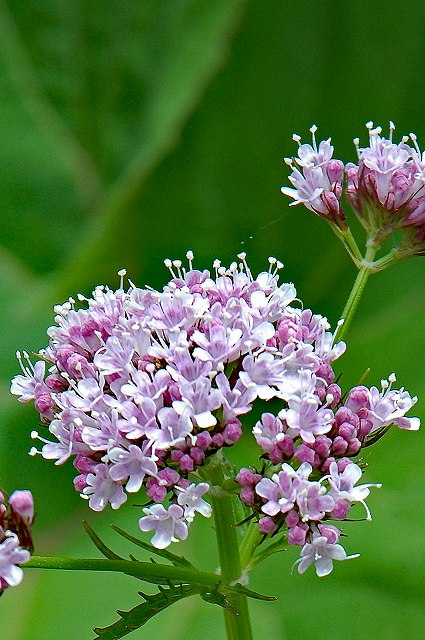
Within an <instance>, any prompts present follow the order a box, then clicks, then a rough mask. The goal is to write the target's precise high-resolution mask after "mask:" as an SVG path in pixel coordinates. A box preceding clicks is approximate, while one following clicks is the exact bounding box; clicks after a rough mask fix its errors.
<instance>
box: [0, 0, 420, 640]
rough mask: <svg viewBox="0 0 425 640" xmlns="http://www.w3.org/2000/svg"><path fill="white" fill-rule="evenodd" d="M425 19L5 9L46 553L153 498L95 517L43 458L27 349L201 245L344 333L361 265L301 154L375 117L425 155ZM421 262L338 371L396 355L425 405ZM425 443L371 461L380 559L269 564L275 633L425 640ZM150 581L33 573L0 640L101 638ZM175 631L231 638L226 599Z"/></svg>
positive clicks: (366, 7)
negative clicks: (74, 305)
mask: <svg viewBox="0 0 425 640" xmlns="http://www.w3.org/2000/svg"><path fill="white" fill-rule="evenodd" d="M424 20H425V4H424V3H423V2H421V1H420V0H412V1H411V2H410V3H409V8H408V10H406V4H405V3H401V2H400V1H399V0H388V1H387V2H386V3H385V11H383V10H382V3H379V2H374V1H373V0H372V1H370V0H368V1H366V0H357V2H350V3H335V2H332V1H331V0H321V1H319V2H317V0H316V1H315V0H304V1H303V2H297V3H296V2H288V1H284V0H266V1H263V0H252V1H246V0H143V1H139V2H135V1H131V0H120V1H118V0H108V1H107V2H105V1H104V0H91V1H90V2H86V1H84V0H60V2H55V1H54V0H34V1H33V2H31V3H28V2H26V1H25V0H14V1H13V2H12V1H11V0H9V1H5V0H0V96H1V99H0V167H1V173H2V179H1V181H0V206H1V211H2V223H1V225H0V243H1V244H0V269H1V271H0V273H1V277H0V307H1V309H0V318H1V322H2V325H3V326H2V327H1V334H0V335H1V340H0V373H1V378H2V380H3V382H2V386H1V416H0V417H1V430H0V477H1V482H2V485H3V486H4V487H5V488H8V489H9V490H12V489H13V488H18V487H19V488H24V487H31V488H32V489H33V491H34V494H35V497H36V501H37V511H38V520H37V526H36V543H37V550H38V552H39V553H46V554H47V553H49V554H78V555H91V554H93V553H96V552H95V550H93V549H92V548H91V545H90V543H89V542H88V541H87V539H86V537H85V535H84V534H83V532H82V527H81V525H80V524H79V523H80V521H81V519H82V518H83V517H85V516H89V521H90V522H91V524H92V526H94V527H95V528H96V530H97V531H98V532H100V533H102V532H103V533H104V535H106V536H107V539H108V540H109V541H110V542H111V544H113V541H114V535H113V534H112V533H108V527H109V524H110V522H115V523H116V524H118V525H120V526H123V527H125V528H127V529H128V530H130V531H133V533H136V529H137V527H136V521H137V517H138V510H137V509H136V508H135V507H133V506H132V505H130V506H128V507H127V508H126V509H123V510H120V512H119V513H118V514H116V513H112V512H110V511H108V512H107V513H104V514H100V515H99V514H94V513H91V514H88V512H87V510H86V509H85V508H84V507H85V506H86V505H85V504H84V503H82V501H81V500H80V498H79V497H78V495H77V494H76V493H75V492H74V490H73V488H72V483H71V479H72V476H73V471H72V468H68V467H66V468H61V469H58V468H57V467H54V465H52V464H49V463H48V462H45V461H43V460H41V458H36V459H32V458H29V457H27V456H26V451H27V450H28V449H29V447H30V446H31V442H30V439H29V433H30V431H31V429H33V428H35V427H36V425H37V417H36V415H35V413H34V412H32V411H31V410H27V408H25V407H23V406H21V405H18V404H17V403H16V402H15V401H14V400H13V399H10V398H9V397H8V387H9V379H10V377H11V376H12V375H13V374H14V373H16V372H17V370H18V367H17V363H16V361H15V358H14V353H15V350H16V349H17V348H21V349H22V348H27V349H28V350H29V351H31V350H34V351H36V350H37V349H39V348H40V347H43V346H45V344H46V338H45V329H46V327H47V326H48V325H49V324H50V323H51V322H52V305H53V304H54V303H56V302H61V301H63V299H65V298H67V297H68V296H69V295H70V294H75V293H76V292H78V291H83V292H84V293H86V294H88V293H90V291H91V288H92V287H93V286H94V285H95V284H98V283H99V282H105V283H108V284H109V285H110V286H112V287H114V286H116V285H117V284H118V277H117V276H116V271H117V270H118V269H120V268H121V267H122V266H126V267H127V269H128V272H129V275H130V277H131V278H132V279H133V280H134V281H136V282H137V283H139V284H144V283H149V284H151V285H152V286H156V287H161V286H162V284H163V283H164V281H165V278H166V277H167V272H166V270H165V268H164V267H163V265H162V260H163V258H165V257H171V258H177V257H183V256H184V254H185V252H186V250H187V249H189V248H191V249H192V250H193V251H194V252H195V256H196V264H197V265H199V266H202V267H204V266H207V265H209V264H210V263H211V261H212V259H213V258H215V257H217V256H219V257H220V258H221V259H222V260H223V262H224V263H229V262H230V261H232V260H233V259H234V257H235V254H236V253H238V252H239V251H241V250H246V251H247V253H248V257H249V262H250V264H251V266H252V267H253V269H254V270H258V269H260V268H262V267H263V265H265V264H266V260H267V257H268V256H269V255H275V256H277V257H279V258H280V259H282V260H283V261H284V262H285V265H286V268H285V271H284V278H285V279H287V280H291V281H294V282H295V284H296V286H297V289H298V291H299V295H300V297H301V299H302V300H303V301H304V303H305V305H306V306H309V307H312V308H313V309H314V310H315V311H316V312H321V313H323V314H325V315H327V316H328V317H329V318H330V320H331V321H332V322H333V323H335V321H336V320H337V318H338V314H339V313H340V311H341V309H342V307H343V304H344V302H345V299H346V297H347V295H348V293H349V291H350V288H351V284H352V282H353V279H354V277H355V269H354V267H353V266H352V265H351V264H350V261H349V258H348V257H347V256H346V255H345V253H344V250H343V249H342V247H340V246H339V245H338V243H337V240H336V239H335V238H334V236H333V234H332V232H331V230H330V229H329V228H328V227H327V225H326V224H325V223H323V222H322V221H320V220H319V219H318V218H315V217H314V216H313V215H312V214H309V213H307V212H306V211H304V210H301V209H295V210H294V209H289V208H288V202H287V201H286V200H285V199H284V198H283V197H282V196H281V195H280V193H279V187H280V185H281V184H283V183H284V182H286V181H287V180H286V175H287V171H286V167H285V166H284V165H283V164H282V161H281V160H282V157H283V156H287V155H292V154H293V153H294V151H295V147H294V143H293V142H292V141H291V135H292V133H293V132H294V131H296V132H298V133H300V134H303V136H304V138H307V137H308V128H309V127H310V125H311V124H312V123H316V124H317V125H318V126H319V133H320V135H321V136H323V137H328V136H332V138H333V141H334V144H335V146H336V149H337V152H336V155H337V157H340V158H342V159H343V160H345V161H347V160H350V159H354V149H353V145H352V138H353V137H354V136H357V135H360V136H361V137H362V139H363V140H365V129H364V123H365V122H366V121H368V120H370V119H372V120H374V122H375V123H380V124H382V125H384V127H385V126H386V123H387V122H388V120H389V119H392V120H394V121H395V122H396V125H397V127H398V133H399V134H400V135H401V134H402V133H408V132H409V131H410V130H411V129H413V130H414V131H416V133H417V134H418V137H419V141H420V143H422V146H423V145H425V125H424V119H423V114H424V112H425V85H424V84H423V83H422V78H423V67H424V59H425V36H424V32H423V24H424ZM424 271H425V264H424V261H423V259H416V260H411V261H410V262H408V263H405V264H400V265H397V266H396V267H394V268H393V269H391V270H390V271H388V272H386V273H383V274H379V275H377V276H374V277H373V278H372V279H371V282H370V284H369V286H368V289H367V292H366V295H365V297H364V299H363V300H362V303H361V308H360V311H359V313H358V315H357V317H356V319H355V322H354V324H353V326H352V329H351V331H350V335H349V348H348V352H347V354H346V355H345V357H344V358H343V361H342V362H341V364H340V370H341V371H343V378H342V382H343V385H346V387H348V386H350V385H352V384H355V383H356V382H357V380H358V379H359V378H360V376H361V375H362V374H363V372H364V370H365V369H366V367H368V366H370V367H371V373H370V375H369V377H368V383H369V384H374V383H379V380H380V378H381V377H383V376H387V375H388V374H389V373H390V372H391V371H392V370H393V369H396V371H397V374H398V381H399V383H400V384H403V385H405V386H406V387H408V388H409V390H411V391H412V392H413V393H417V394H418V395H419V396H420V397H422V400H421V402H420V403H419V404H418V413H419V415H421V414H422V416H424V415H425V410H424V407H425V404H424V402H425V383H424V381H425V358H424V357H423V354H424V350H425V337H424V331H423V317H424V312H425V296H424V293H423V292H424V288H423V282H424V276H423V274H424ZM248 431H249V430H248ZM424 437H425V436H424V434H423V432H422V433H421V432H420V433H419V434H406V433H400V432H395V431H394V432H392V433H391V434H390V435H389V436H388V437H387V439H386V441H385V442H381V443H380V444H378V445H377V446H376V447H375V449H374V450H373V452H372V453H371V456H370V470H368V472H367V477H368V480H369V481H382V482H383V483H384V487H383V489H381V490H380V492H379V493H378V491H376V492H375V493H374V496H373V497H372V499H371V507H372V510H373V515H374V520H373V522H372V523H370V524H368V523H362V524H357V525H356V524H352V525H351V526H347V533H349V538H348V540H347V541H346V543H345V546H346V548H347V551H348V552H356V551H360V552H361V557H360V559H358V560H356V561H353V562H349V563H346V564H344V565H339V566H337V567H336V570H335V571H334V573H333V574H332V575H331V576H330V577H328V578H325V579H322V580H319V579H317V578H316V577H315V576H314V575H309V576H304V577H300V576H298V575H291V573H290V567H291V564H292V563H293V561H294V560H295V557H296V554H295V553H293V552H291V551H289V552H287V553H286V554H282V555H281V556H279V557H275V559H274V561H268V562H266V563H265V565H264V566H263V567H260V568H259V569H258V570H257V571H256V572H255V573H254V574H253V577H252V587H253V588H254V589H257V590H260V591H261V590H262V591H263V592H265V593H268V594H276V595H278V597H279V600H278V602H277V603H275V604H270V603H262V602H259V603H257V602H253V603H251V608H252V611H253V624H254V634H256V637H257V636H258V637H260V634H261V633H262V634H264V633H267V634H268V635H270V637H274V638H282V639H285V638H292V637H294V635H295V634H296V636H297V637H301V638H304V637H308V635H310V634H311V633H313V632H314V634H315V635H316V637H318V638H324V637H326V638H327V640H336V639H337V638H341V637H343V636H344V635H346V633H347V629H350V631H349V634H350V638H351V639H352V640H357V639H360V638H363V637H364V629H365V627H366V628H367V633H368V635H370V636H371V637H374V638H375V640H380V639H384V638H385V640H396V639H398V638H412V639H415V638H420V637H422V630H423V620H422V617H423V598H424V593H425V538H424V536H423V525H424V521H425V507H424V504H425V501H424V499H423V475H424V467H423V462H422V460H423V454H422V451H423V450H424V446H425V442H424ZM244 446H245V447H246V455H249V437H247V438H246V442H245V444H244ZM192 532H193V535H192V536H191V540H190V542H188V543H187V544H186V543H185V546H183V545H182V549H184V551H185V552H186V553H187V554H188V555H189V556H190V557H191V558H193V560H194V561H198V562H199V564H200V565H201V566H204V567H205V568H208V569H212V568H214V566H215V564H214V563H216V560H215V559H214V558H213V557H212V551H211V544H212V531H211V523H210V522H203V523H197V524H196V525H195V526H193V528H192ZM117 542H118V548H119V545H121V542H120V541H118V540H117ZM137 588H138V586H137V585H135V584H133V582H132V581H131V579H129V578H128V579H125V578H119V577H118V578H117V577H113V576H110V577H109V576H107V575H105V576H102V579H101V580H100V579H99V577H98V576H96V575H88V576H81V575H72V574H66V575H65V574H61V573H59V572H52V573H51V574H49V572H47V571H46V572H41V571H34V572H30V571H28V572H26V579H25V581H24V584H23V585H22V587H21V588H19V589H16V590H14V589H11V590H10V592H8V593H7V594H6V595H5V597H4V598H2V601H1V604H0V628H1V629H2V637H5V638H7V639H8V640H53V638H57V637H58V636H60V637H61V638H62V639H63V640H68V639H69V640H71V638H72V639H73V640H75V638H81V639H83V638H90V637H91V633H90V628H91V627H93V626H94V625H103V624H107V623H108V622H112V620H113V619H114V610H115V609H116V608H118V607H119V608H129V607H131V606H132V605H134V604H136V602H137V596H136V590H137ZM164 632H167V633H168V637H172V638H173V640H183V638H185V639H186V638H189V639H192V638H200V637H203V638H205V640H208V639H210V638H211V639H212V638H217V637H222V635H223V633H224V631H223V627H222V620H221V612H220V611H219V610H218V609H217V608H214V607H211V606H207V605H206V604H205V603H203V602H201V601H200V600H198V599H196V600H195V599H191V600H188V601H186V602H184V603H183V604H181V605H178V606H177V607H176V608H175V609H173V608H171V609H170V610H169V612H167V613H166V614H163V615H162V616H160V617H159V618H158V619H156V620H154V621H153V622H151V623H150V624H149V627H146V630H145V631H144V633H145V636H146V637H149V638H150V639H151V640H155V639H156V638H162V637H163V636H164ZM138 636H139V637H144V635H143V633H141V632H139V633H138Z"/></svg>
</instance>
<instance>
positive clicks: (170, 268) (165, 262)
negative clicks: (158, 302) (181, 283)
mask: <svg viewBox="0 0 425 640" xmlns="http://www.w3.org/2000/svg"><path fill="white" fill-rule="evenodd" d="M164 264H165V266H166V267H167V269H168V271H169V272H170V273H171V275H172V276H173V278H175V277H176V274H175V273H174V271H173V263H172V262H171V260H170V258H166V259H165V260H164Z"/></svg>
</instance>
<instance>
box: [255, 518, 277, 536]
mask: <svg viewBox="0 0 425 640" xmlns="http://www.w3.org/2000/svg"><path fill="white" fill-rule="evenodd" d="M258 528H259V530H260V533H265V534H269V533H274V532H275V531H276V529H277V526H276V524H275V523H274V522H273V520H272V518H270V516H265V517H264V518H260V520H259V521H258Z"/></svg>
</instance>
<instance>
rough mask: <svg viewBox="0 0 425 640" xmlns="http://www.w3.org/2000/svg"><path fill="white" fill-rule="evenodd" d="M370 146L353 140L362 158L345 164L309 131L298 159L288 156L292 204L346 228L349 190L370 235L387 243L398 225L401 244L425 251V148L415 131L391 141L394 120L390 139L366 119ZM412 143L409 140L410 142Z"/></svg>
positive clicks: (286, 191)
mask: <svg viewBox="0 0 425 640" xmlns="http://www.w3.org/2000/svg"><path fill="white" fill-rule="evenodd" d="M366 126H367V129H368V131H369V145H368V146H366V147H360V146H359V139H358V138H356V139H355V140H354V143H355V146H356V150H357V156H358V160H357V163H356V164H354V163H352V162H349V163H347V164H344V163H343V162H342V161H341V160H337V159H335V158H333V151H334V149H333V146H332V145H331V140H330V138H329V139H328V140H325V141H322V142H320V144H319V147H317V144H316V139H315V133H316V131H317V127H315V126H313V127H312V128H311V129H310V131H311V133H312V136H313V142H312V145H310V144H301V142H300V136H298V135H294V136H293V138H294V140H295V141H296V142H297V143H298V145H299V148H298V155H297V157H296V158H295V159H292V158H286V159H285V161H286V163H287V164H288V165H289V166H290V167H291V169H292V173H291V175H290V176H289V180H290V182H291V184H292V187H293V188H289V187H282V189H281V191H282V193H283V194H284V195H287V196H289V197H290V198H292V199H293V202H292V203H291V204H292V205H295V204H304V206H306V207H307V208H308V209H310V210H311V211H314V212H315V213H316V214H317V215H319V216H322V217H325V218H326V219H328V220H329V221H330V222H331V223H332V224H335V225H336V226H337V227H339V228H340V229H341V230H344V229H345V228H346V215H345V213H344V211H343V209H342V206H341V198H342V196H343V194H344V192H345V195H346V197H347V200H348V201H349V203H350V205H351V206H352V208H353V209H354V211H355V213H356V214H357V216H358V218H359V219H360V221H361V223H362V224H363V226H364V227H365V228H366V230H367V231H368V232H369V233H370V234H371V235H374V234H377V233H379V234H380V240H381V242H383V241H384V240H385V239H386V238H387V237H388V236H389V235H390V234H391V233H393V232H394V231H395V230H396V229H402V230H404V232H405V238H404V239H403V242H402V248H403V250H405V251H408V250H409V251H410V254H411V255H413V254H416V255H419V254H423V253H424V252H425V152H424V153H421V151H420V149H419V147H418V144H417V138H416V135H415V134H413V133H411V134H410V135H409V136H403V137H402V139H401V141H400V142H399V143H395V142H394V141H393V132H394V128H395V127H394V124H393V123H392V122H390V134H389V138H388V139H387V138H385V137H383V136H382V135H381V134H382V128H381V127H374V125H373V123H372V122H368V123H367V125H366ZM409 142H410V144H409Z"/></svg>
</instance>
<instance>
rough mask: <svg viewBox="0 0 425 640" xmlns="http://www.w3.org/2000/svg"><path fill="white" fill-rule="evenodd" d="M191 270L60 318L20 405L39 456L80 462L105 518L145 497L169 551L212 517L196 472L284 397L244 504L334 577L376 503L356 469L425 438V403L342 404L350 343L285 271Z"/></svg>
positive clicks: (257, 430)
mask: <svg viewBox="0 0 425 640" xmlns="http://www.w3.org/2000/svg"><path fill="white" fill-rule="evenodd" d="M326 153H327V152H325V150H324V151H323V155H324V156H326ZM187 258H188V261H189V268H188V269H185V268H184V267H183V266H182V264H181V262H180V261H174V262H171V261H169V260H167V261H165V264H166V266H167V267H168V268H169V270H170V272H171V280H170V281H169V282H168V284H167V285H166V286H165V287H164V289H163V291H155V290H153V289H150V288H144V289H141V288H138V287H136V286H135V285H134V284H133V283H131V282H130V286H129V288H128V289H127V290H125V288H124V284H123V277H124V275H125V272H120V275H121V283H120V287H119V288H118V289H117V290H116V291H112V290H110V289H108V288H106V287H103V286H99V287H97V288H96V289H95V291H94V292H93V296H92V297H91V298H89V299H87V298H85V297H84V296H82V295H79V296H78V303H76V302H75V301H74V300H73V299H70V300H69V301H68V302H66V303H65V304H63V305H61V306H58V307H56V309H55V311H56V314H57V315H56V318H55V320H56V325H55V326H53V327H51V328H50V329H49V330H48V334H49V337H50V342H49V345H48V346H47V348H46V349H44V350H43V351H41V352H40V353H39V358H40V359H39V360H38V362H37V363H36V364H35V365H34V366H33V365H32V363H31V361H30V358H29V356H28V355H27V354H24V357H22V356H21V355H20V354H19V360H20V362H21V367H22V374H21V375H19V376H16V377H15V378H14V380H13V382H12V387H11V391H12V393H14V394H16V395H18V396H20V398H19V399H20V400H21V401H22V402H27V401H33V402H34V404H35V407H36V409H37V410H38V411H39V413H40V417H41V420H42V422H43V423H44V425H45V431H46V435H48V436H49V437H48V438H46V437H45V436H44V435H41V434H39V433H38V432H33V437H34V438H37V439H39V440H41V441H42V442H43V447H42V449H41V455H42V456H43V458H46V459H53V460H55V461H56V464H62V463H64V462H65V461H66V460H68V459H69V458H72V459H73V464H74V466H75V468H76V469H77V471H78V475H77V477H76V478H75V482H74V484H75V488H76V489H77V491H78V492H79V493H80V494H81V496H82V497H83V498H86V499H87V500H88V502H89V506H90V507H91V508H92V509H94V510H96V511H100V510H102V509H104V508H105V507H106V506H107V505H108V504H110V505H111V506H112V508H113V509H118V508H119V507H120V506H121V505H122V503H123V502H124V501H125V500H126V499H127V494H128V493H130V494H132V493H137V492H139V491H140V490H142V489H143V490H144V491H145V494H146V497H147V500H148V501H149V504H148V506H147V507H145V509H144V515H143V516H142V517H141V518H140V520H139V526H140V529H141V530H142V531H152V532H153V538H152V543H153V544H154V545H155V546H156V547H158V548H164V547H166V546H167V545H169V544H170V542H174V541H177V540H179V539H180V540H182V539H185V538H186V537H187V534H188V527H189V526H190V524H191V522H192V521H193V519H194V517H195V514H196V513H200V514H202V515H203V516H205V517H208V516H209V515H210V514H211V507H210V505H209V504H208V502H206V501H205V500H204V496H208V491H209V489H210V486H209V484H208V482H206V481H205V479H206V476H207V475H208V473H206V475H205V474H204V475H202V474H201V477H200V474H197V473H196V471H197V470H200V469H201V468H202V467H204V465H205V463H206V462H207V461H208V458H209V457H210V456H212V455H213V454H215V453H217V452H218V451H220V450H221V449H223V448H226V447H231V446H233V445H234V444H235V443H237V441H238V440H239V438H240V437H241V435H242V423H241V416H243V415H245V414H247V413H248V412H249V411H250V410H251V409H252V406H253V403H254V401H257V400H258V401H264V402H267V401H269V400H271V399H276V400H277V401H278V403H279V404H280V410H279V411H278V415H276V416H274V415H272V414H271V413H264V414H263V416H262V417H261V419H260V420H259V422H258V423H257V424H256V425H255V427H254V438H255V441H256V442H257V443H258V445H259V446H260V448H261V452H260V456H261V458H262V459H263V469H262V470H261V473H257V472H254V471H250V470H246V469H244V470H242V471H241V472H240V473H239V474H238V476H237V479H238V481H239V483H240V484H241V486H242V488H241V495H240V497H241V500H242V501H243V502H244V503H245V505H247V506H248V507H249V509H251V510H252V515H253V516H254V517H256V519H257V521H258V526H259V528H260V531H261V532H262V533H264V534H265V535H273V534H274V533H275V532H276V531H283V532H286V533H287V535H288V540H289V542H290V543H291V544H298V545H301V546H302V551H301V559H300V564H299V570H300V571H303V570H305V568H307V566H308V562H309V559H312V561H314V562H315V563H316V569H317V571H318V573H319V574H320V575H325V573H327V572H328V570H327V569H329V561H326V562H327V564H326V563H325V564H326V570H325V569H323V567H322V564H323V562H322V560H321V558H328V559H329V558H336V559H343V558H345V557H347V556H346V554H345V552H344V551H343V550H342V551H341V549H342V547H340V545H339V544H338V538H339V535H340V532H339V529H337V527H335V526H333V525H331V524H330V523H329V522H328V520H329V519H334V520H335V519H336V520H341V519H344V518H345V517H346V516H347V514H348V511H349V509H350V508H351V504H352V503H354V502H357V501H359V500H360V501H361V502H363V501H364V498H365V497H366V495H367V493H368V489H367V488H366V486H365V485H360V486H359V487H356V488H355V487H354V484H355V482H357V481H358V480H359V479H360V476H361V475H362V471H361V469H360V467H359V466H358V465H357V464H355V463H354V462H352V460H351V457H353V456H356V455H357V454H358V453H359V452H360V450H361V448H362V447H364V446H367V445H368V444H370V443H371V442H373V441H375V440H376V439H377V438H378V437H379V436H380V435H382V434H383V433H384V432H385V431H386V430H387V429H388V427H389V426H390V425H391V424H396V425H398V426H399V427H401V428H403V429H408V430H415V429H417V428H418V427H419V421H418V420H417V419H416V418H406V417H405V414H406V412H407V411H409V410H410V408H411V407H412V406H413V404H414V402H415V401H416V398H411V397H410V395H409V394H408V393H407V392H405V391H403V390H400V391H396V390H393V389H392V388H391V386H390V383H388V384H387V385H385V384H384V388H383V390H382V391H381V392H380V391H378V390H377V389H376V388H371V389H367V388H366V387H356V388H354V389H352V390H351V391H350V392H349V394H348V395H347V396H346V397H345V398H344V399H343V394H342V392H341V389H340V387H339V386H338V384H337V383H336V382H335V374H334V371H333V367H332V364H333V362H334V361H335V360H336V359H337V358H339V357H340V356H341V355H342V354H343V352H344V350H345V344H344V343H343V342H338V343H336V344H334V335H333V334H332V333H331V332H330V331H329V325H328V322H327V320H326V318H324V317H323V316H320V315H315V314H313V313H312V312H311V311H309V310H308V309H304V310H303V309H300V308H299V307H298V306H297V305H296V291H295V288H294V286H293V285H292V284H290V283H289V284H281V285H279V283H278V270H279V269H280V268H281V267H282V265H281V263H279V262H278V261H277V260H276V259H275V258H270V259H269V265H270V266H269V270H268V271H265V272H262V273H260V274H259V275H258V276H257V277H253V275H252V273H251V271H250V269H249V267H248V265H247V263H246V261H245V255H244V254H240V255H239V256H238V258H239V261H240V262H239V263H236V262H235V263H233V264H231V265H230V267H229V268H225V267H224V266H222V265H221V263H220V262H219V261H215V262H214V264H213V272H212V273H211V272H210V271H207V270H205V271H199V270H196V269H194V268H193V266H192V260H193V255H192V253H191V252H188V254H187ZM46 368H47V370H46ZM49 434H50V435H49ZM253 442H254V440H253ZM32 452H33V453H36V452H37V450H36V449H35V448H34V449H33V450H32ZM326 492H327V493H326ZM367 515H368V516H369V512H368V511H367ZM330 566H331V568H332V563H331V565H330Z"/></svg>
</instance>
